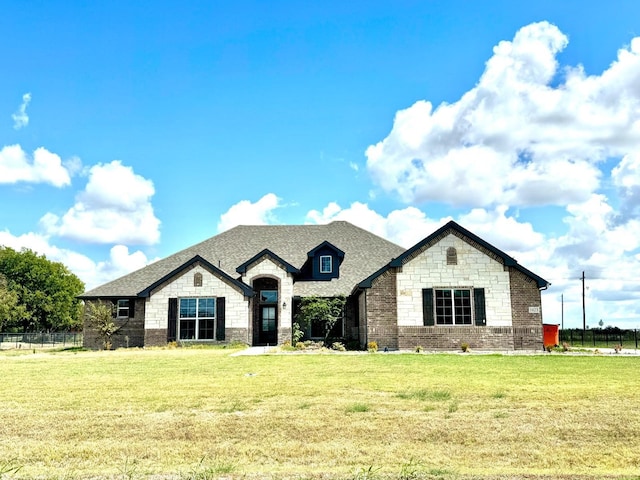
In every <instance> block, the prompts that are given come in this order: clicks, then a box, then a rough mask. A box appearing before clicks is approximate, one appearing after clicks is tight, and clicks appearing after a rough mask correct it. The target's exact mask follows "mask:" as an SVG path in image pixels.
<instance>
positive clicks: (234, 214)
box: [218, 193, 281, 233]
mask: <svg viewBox="0 0 640 480" xmlns="http://www.w3.org/2000/svg"><path fill="white" fill-rule="evenodd" d="M280 206H281V205H280V199H279V198H278V197H277V196H276V195H275V194H273V193H267V194H266V195H264V196H263V197H262V198H261V199H260V200H258V201H257V202H255V203H251V202H250V201H249V200H241V201H240V202H238V203H236V204H235V205H232V206H231V208H229V210H227V211H226V212H225V213H223V214H222V215H221V216H220V221H219V222H218V232H219V233H220V232H224V231H225V230H229V229H230V228H233V227H235V226H237V225H268V224H271V223H275V216H274V214H273V210H275V209H276V208H278V207H280Z"/></svg>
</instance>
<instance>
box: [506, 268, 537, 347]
mask: <svg viewBox="0 0 640 480" xmlns="http://www.w3.org/2000/svg"><path fill="white" fill-rule="evenodd" d="M509 283H510V287H511V316H512V322H513V336H514V338H513V342H514V348H515V349H516V350H541V349H542V348H543V347H542V299H541V295H540V289H539V288H538V284H537V283H536V282H535V281H533V280H532V279H531V278H529V277H527V276H526V275H525V274H523V273H522V272H520V271H518V270H516V269H515V268H510V269H509Z"/></svg>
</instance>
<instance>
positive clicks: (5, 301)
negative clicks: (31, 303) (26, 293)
mask: <svg viewBox="0 0 640 480" xmlns="http://www.w3.org/2000/svg"><path fill="white" fill-rule="evenodd" d="M27 316H28V315H27V311H26V309H25V308H24V305H20V304H19V303H18V294H17V293H16V292H14V291H13V290H9V288H8V282H7V279H6V278H5V276H4V275H2V274H0V332H2V331H3V330H5V329H6V328H11V327H14V326H15V325H17V324H18V323H19V322H20V321H21V320H23V319H24V318H26V317H27Z"/></svg>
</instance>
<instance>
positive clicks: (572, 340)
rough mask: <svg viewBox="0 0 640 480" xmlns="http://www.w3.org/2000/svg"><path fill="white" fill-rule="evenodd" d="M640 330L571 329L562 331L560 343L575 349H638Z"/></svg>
mask: <svg viewBox="0 0 640 480" xmlns="http://www.w3.org/2000/svg"><path fill="white" fill-rule="evenodd" d="M639 337H640V332H639V331H638V330H622V329H620V328H605V329H600V328H596V329H588V330H582V329H581V328H571V329H564V330H560V332H559V339H560V343H561V344H562V343H563V342H567V343H568V344H569V345H571V346H574V347H576V346H577V347H580V346H582V347H594V348H616V347H617V346H620V347H621V348H635V349H637V348H638V339H639Z"/></svg>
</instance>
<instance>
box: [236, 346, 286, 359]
mask: <svg viewBox="0 0 640 480" xmlns="http://www.w3.org/2000/svg"><path fill="white" fill-rule="evenodd" d="M274 348H276V347H274V346H271V347H248V348H244V349H242V350H240V351H238V352H236V353H232V354H231V355H230V356H231V357H240V356H242V355H264V354H265V353H269V352H270V351H271V350H273V349H274Z"/></svg>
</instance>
